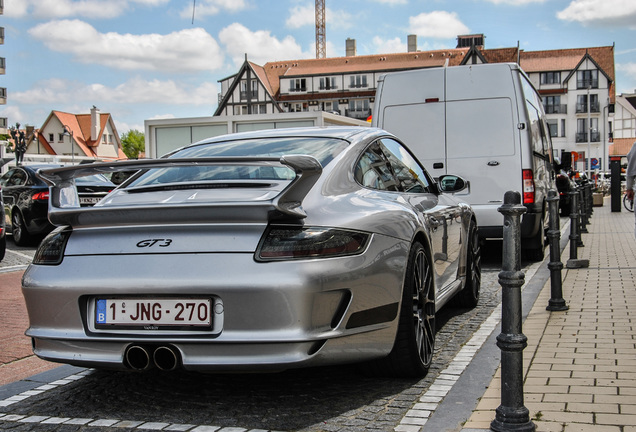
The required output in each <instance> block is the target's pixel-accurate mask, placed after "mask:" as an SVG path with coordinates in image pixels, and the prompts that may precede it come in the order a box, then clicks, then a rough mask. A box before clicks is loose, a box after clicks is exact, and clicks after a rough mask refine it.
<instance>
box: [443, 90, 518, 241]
mask: <svg viewBox="0 0 636 432" xmlns="http://www.w3.org/2000/svg"><path fill="white" fill-rule="evenodd" d="M515 114H516V113H515V110H514V103H513V101H512V100H511V99H510V98H493V99H474V100H462V101H449V102H447V104H446V122H447V123H446V124H447V129H446V133H447V141H446V144H447V154H448V158H447V165H448V167H447V170H448V172H449V173H452V174H459V175H461V176H462V177H464V178H465V179H466V180H468V181H469V182H470V188H469V189H468V191H467V194H461V198H462V199H463V200H465V201H467V202H468V203H470V204H471V205H472V207H473V209H474V211H475V215H476V216H477V220H478V222H479V226H480V228H481V229H482V230H483V229H486V227H489V226H502V225H503V215H502V214H501V213H499V212H498V211H497V208H498V207H500V206H501V205H502V204H503V197H504V194H505V193H506V191H507V190H511V189H516V190H520V187H521V162H520V157H519V151H520V150H519V146H518V143H519V139H518V132H517V127H516V119H515V117H516V115H515ZM459 195H460V194H458V196H459Z"/></svg>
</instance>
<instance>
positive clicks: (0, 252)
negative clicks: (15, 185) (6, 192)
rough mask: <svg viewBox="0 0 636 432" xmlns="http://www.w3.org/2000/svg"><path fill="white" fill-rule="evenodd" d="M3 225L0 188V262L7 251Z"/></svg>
mask: <svg viewBox="0 0 636 432" xmlns="http://www.w3.org/2000/svg"><path fill="white" fill-rule="evenodd" d="M4 224H5V221H4V204H3V201H2V188H1V187H0V261H2V259H3V258H4V253H5V251H6V250H7V235H6V234H7V233H6V230H5V227H4Z"/></svg>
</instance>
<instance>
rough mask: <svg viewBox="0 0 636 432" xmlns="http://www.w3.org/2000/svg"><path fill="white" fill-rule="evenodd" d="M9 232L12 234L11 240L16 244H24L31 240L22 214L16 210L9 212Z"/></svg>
mask: <svg viewBox="0 0 636 432" xmlns="http://www.w3.org/2000/svg"><path fill="white" fill-rule="evenodd" d="M11 234H13V242H14V243H15V244H16V245H18V246H25V245H27V244H28V243H29V241H30V240H31V236H30V235H29V232H28V231H27V229H26V226H25V224H24V219H23V218H22V214H21V213H20V212H19V211H18V210H15V211H14V212H13V213H12V214H11Z"/></svg>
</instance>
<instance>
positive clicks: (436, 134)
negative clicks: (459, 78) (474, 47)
mask: <svg viewBox="0 0 636 432" xmlns="http://www.w3.org/2000/svg"><path fill="white" fill-rule="evenodd" d="M377 95H378V96H379V97H377V98H376V106H377V107H379V109H380V111H379V112H376V113H374V116H373V125H374V126H377V127H379V128H382V129H385V130H386V131H388V132H391V133H393V134H395V135H396V136H397V137H398V138H400V139H401V140H402V141H403V142H404V143H405V144H406V145H407V147H409V149H410V150H411V151H412V152H413V153H414V154H415V156H416V157H417V158H418V159H419V161H420V162H421V163H422V164H423V165H424V167H425V168H426V170H427V171H428V172H429V173H430V174H431V175H432V176H433V177H439V176H440V175H442V174H446V163H445V162H446V146H445V143H446V128H445V127H444V122H445V116H446V114H445V110H444V69H443V68H436V69H428V70H416V71H407V72H396V73H392V74H388V75H385V76H384V77H382V78H381V79H380V80H379V82H378V91H377Z"/></svg>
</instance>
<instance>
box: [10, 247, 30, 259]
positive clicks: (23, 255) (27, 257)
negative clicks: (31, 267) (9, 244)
mask: <svg viewBox="0 0 636 432" xmlns="http://www.w3.org/2000/svg"><path fill="white" fill-rule="evenodd" d="M7 252H9V253H12V254H16V255H18V256H20V257H22V258H26V259H28V260H32V259H33V255H27V254H25V253H22V252H18V251H15V250H11V249H7Z"/></svg>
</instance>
